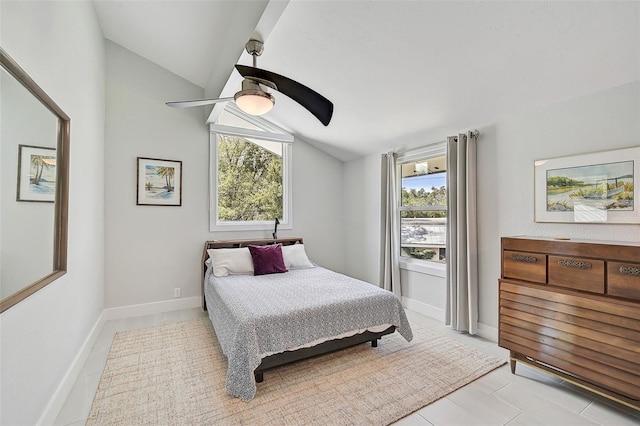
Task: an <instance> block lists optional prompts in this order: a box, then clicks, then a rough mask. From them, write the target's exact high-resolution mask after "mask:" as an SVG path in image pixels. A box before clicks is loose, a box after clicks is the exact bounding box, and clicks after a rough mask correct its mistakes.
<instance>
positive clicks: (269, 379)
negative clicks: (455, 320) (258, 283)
mask: <svg viewBox="0 0 640 426" xmlns="http://www.w3.org/2000/svg"><path fill="white" fill-rule="evenodd" d="M413 333H414V340H413V341H412V342H411V343H407V342H406V341H405V340H404V339H403V338H402V337H401V336H400V335H399V334H398V333H394V334H393V335H390V336H385V337H383V338H382V340H381V341H380V343H379V345H378V347H377V348H372V347H371V345H369V344H362V345H359V346H356V347H353V348H349V349H346V350H343V351H340V352H337V353H333V354H329V355H325V356H321V357H317V358H314V359H310V360H306V361H301V362H298V363H295V364H292V365H288V366H283V367H280V368H277V369H274V370H271V371H268V372H266V373H265V374H264V382H263V383H258V392H257V394H256V397H255V398H254V399H253V400H251V401H249V402H243V401H241V400H239V399H236V398H233V397H231V396H229V395H228V394H227V393H226V391H225V389H224V382H225V375H226V368H227V362H226V358H225V357H224V355H223V354H222V351H221V350H220V347H219V345H218V341H217V339H216V336H215V333H214V331H213V327H212V326H211V323H210V322H209V319H208V318H199V319H196V320H191V321H185V322H181V323H177V324H170V325H165V326H159V327H154V328H149V329H143V330H134V331H126V332H122V333H117V334H116V336H115V337H114V340H113V344H112V347H111V351H110V352H109V357H108V359H107V363H106V366H105V368H104V371H103V373H102V377H101V379H100V384H99V386H98V391H97V392H96V396H95V399H94V401H93V405H92V407H91V412H90V414H89V418H88V419H87V424H88V425H226V424H229V425H231V424H233V425H238V424H246V425H260V424H268V425H276V424H282V425H310V424H318V425H328V424H332V425H351V424H362V425H372V424H379V425H386V424H389V423H392V422H394V421H396V420H398V419H400V418H402V417H404V416H406V415H408V414H410V413H412V412H414V411H416V410H418V409H420V408H422V407H424V406H425V405H428V404H429V403H431V402H433V401H435V400H437V399H439V398H441V397H443V396H445V395H447V394H449V393H451V392H453V391H454V390H456V389H458V388H460V387H462V386H464V385H466V384H467V383H469V382H471V381H473V380H475V379H477V378H479V377H480V376H482V375H484V374H486V373H488V372H489V371H491V370H493V369H495V368H497V367H499V366H500V365H502V364H504V363H505V361H504V360H501V359H498V358H496V357H493V356H490V355H486V354H484V353H482V352H481V351H479V350H477V349H474V348H470V347H468V346H466V345H463V344H461V343H458V342H457V341H455V340H453V339H451V338H448V337H446V336H443V335H440V334H437V333H434V332H431V331H428V330H425V329H421V328H418V327H415V326H414V327H413Z"/></svg>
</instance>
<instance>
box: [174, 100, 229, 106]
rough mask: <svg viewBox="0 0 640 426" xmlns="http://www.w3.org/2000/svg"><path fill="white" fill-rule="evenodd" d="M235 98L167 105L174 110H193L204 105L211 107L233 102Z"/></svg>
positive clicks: (179, 102) (178, 102)
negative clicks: (219, 103) (192, 108)
mask: <svg viewBox="0 0 640 426" xmlns="http://www.w3.org/2000/svg"><path fill="white" fill-rule="evenodd" d="M232 100H233V98H220V99H200V100H196V101H175V102H167V105H168V106H170V107H174V108H191V107H197V106H203V105H211V104H215V103H218V102H227V101H232Z"/></svg>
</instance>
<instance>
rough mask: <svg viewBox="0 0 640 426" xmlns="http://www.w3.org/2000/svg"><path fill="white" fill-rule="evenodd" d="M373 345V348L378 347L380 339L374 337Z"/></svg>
mask: <svg viewBox="0 0 640 426" xmlns="http://www.w3.org/2000/svg"><path fill="white" fill-rule="evenodd" d="M371 347H372V348H377V347H378V339H373V340H372V341H371Z"/></svg>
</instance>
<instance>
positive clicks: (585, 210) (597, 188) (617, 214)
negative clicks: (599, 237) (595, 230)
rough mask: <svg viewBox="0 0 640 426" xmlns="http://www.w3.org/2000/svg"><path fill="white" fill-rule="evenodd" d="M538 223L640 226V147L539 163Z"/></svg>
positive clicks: (536, 172)
mask: <svg viewBox="0 0 640 426" xmlns="http://www.w3.org/2000/svg"><path fill="white" fill-rule="evenodd" d="M534 169H535V176H534V181H535V202H534V204H535V221H536V222H565V223H608V224H613V223H640V187H639V185H638V179H640V146H637V147H633V148H625V149H618V150H613V151H604V152H594V153H590V154H582V155H574V156H570V157H561V158H552V159H548V160H538V161H536V162H535V165H534Z"/></svg>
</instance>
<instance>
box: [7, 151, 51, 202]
mask: <svg viewBox="0 0 640 426" xmlns="http://www.w3.org/2000/svg"><path fill="white" fill-rule="evenodd" d="M55 195H56V150H55V149H54V148H45V147H40V146H32V145H18V192H17V195H16V200H17V201H40V202H45V203H53V202H54V201H55Z"/></svg>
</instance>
